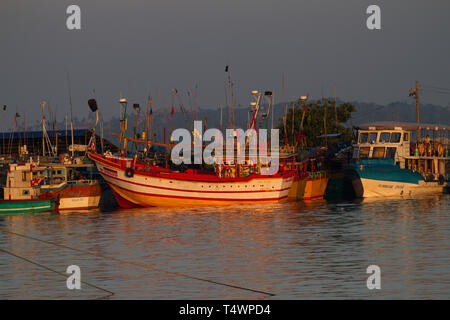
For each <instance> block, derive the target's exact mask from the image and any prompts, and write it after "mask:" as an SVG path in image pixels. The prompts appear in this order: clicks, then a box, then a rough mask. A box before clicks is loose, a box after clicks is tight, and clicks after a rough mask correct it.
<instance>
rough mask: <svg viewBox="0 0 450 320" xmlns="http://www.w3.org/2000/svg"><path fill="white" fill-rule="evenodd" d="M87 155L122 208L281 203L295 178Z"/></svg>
mask: <svg viewBox="0 0 450 320" xmlns="http://www.w3.org/2000/svg"><path fill="white" fill-rule="evenodd" d="M88 156H89V158H90V159H91V160H93V161H94V162H95V163H96V165H97V168H98V170H99V172H100V174H101V175H102V176H103V178H104V179H105V181H106V182H107V183H108V185H109V186H110V187H111V189H112V191H113V192H114V195H115V197H116V199H117V202H118V204H119V205H120V206H121V207H123V208H132V207H150V206H192V205H228V204H236V203H261V202H263V203H266V202H282V201H287V198H288V194H289V190H290V188H291V185H292V182H293V179H294V172H293V171H280V172H278V173H277V174H275V175H260V174H252V175H249V176H247V177H232V178H229V177H220V176H218V175H216V174H215V173H214V172H210V173H206V172H199V171H197V170H194V169H188V170H186V172H176V171H172V170H170V169H166V168H162V167H158V166H151V165H150V164H148V163H139V162H136V161H133V159H132V158H126V157H119V156H113V155H101V154H98V153H94V152H90V153H89V154H88Z"/></svg>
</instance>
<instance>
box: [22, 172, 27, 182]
mask: <svg viewBox="0 0 450 320" xmlns="http://www.w3.org/2000/svg"><path fill="white" fill-rule="evenodd" d="M22 181H27V172H26V171H22Z"/></svg>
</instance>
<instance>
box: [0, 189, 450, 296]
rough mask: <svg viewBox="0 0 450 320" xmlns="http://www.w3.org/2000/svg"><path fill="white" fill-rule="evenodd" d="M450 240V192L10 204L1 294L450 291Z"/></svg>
mask: <svg viewBox="0 0 450 320" xmlns="http://www.w3.org/2000/svg"><path fill="white" fill-rule="evenodd" d="M449 240H450V195H431V196H423V197H420V198H413V199H405V198H401V199H400V198H392V199H378V200H356V201H352V202H339V203H329V202H327V201H316V202H311V203H305V202H294V203H284V204H276V205H273V204H264V205H245V206H244V205H237V206H227V207H202V208H178V209H174V208H171V209H161V208H150V209H120V210H114V211H110V212H100V211H99V210H93V211H85V212H70V213H63V214H39V215H32V214H29V215H12V216H2V217H0V299H331V298H336V299H449V298H450V267H449V266H450V255H449V253H450V241H449ZM71 265H77V266H79V268H80V271H81V281H82V283H81V289H79V290H77V289H73V290H69V289H68V288H67V285H66V281H67V277H69V274H67V273H66V270H67V267H68V266H71ZM370 265H377V266H379V268H380V271H381V273H380V278H381V289H373V290H369V289H368V287H367V279H368V277H369V276H370V275H371V274H368V273H367V268H368V266H370Z"/></svg>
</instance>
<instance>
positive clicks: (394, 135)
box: [391, 132, 402, 143]
mask: <svg viewBox="0 0 450 320" xmlns="http://www.w3.org/2000/svg"><path fill="white" fill-rule="evenodd" d="M401 137H402V134H401V133H400V132H392V134H391V142H392V143H399V142H400V138H401Z"/></svg>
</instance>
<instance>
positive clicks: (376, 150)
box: [372, 147, 385, 158]
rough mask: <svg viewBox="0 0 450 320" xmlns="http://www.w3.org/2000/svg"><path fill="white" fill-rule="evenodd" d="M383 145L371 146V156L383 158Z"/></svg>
mask: <svg viewBox="0 0 450 320" xmlns="http://www.w3.org/2000/svg"><path fill="white" fill-rule="evenodd" d="M384 149H385V148H384V147H375V148H373V152H372V158H384Z"/></svg>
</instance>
